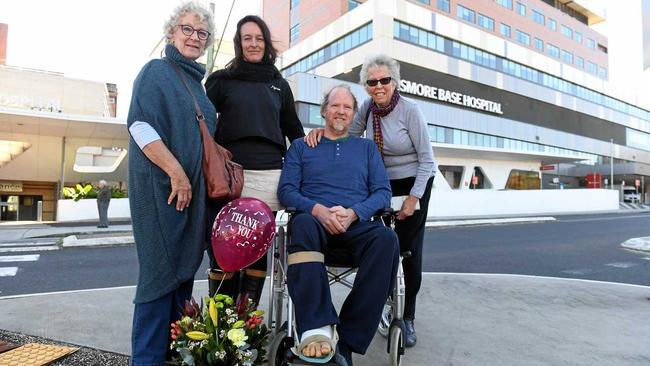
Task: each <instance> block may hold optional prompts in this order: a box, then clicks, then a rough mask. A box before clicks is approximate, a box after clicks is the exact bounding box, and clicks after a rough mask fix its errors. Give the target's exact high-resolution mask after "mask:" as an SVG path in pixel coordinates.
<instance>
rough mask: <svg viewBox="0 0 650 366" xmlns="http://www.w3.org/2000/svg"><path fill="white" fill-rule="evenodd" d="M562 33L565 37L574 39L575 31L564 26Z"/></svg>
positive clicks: (561, 29)
mask: <svg viewBox="0 0 650 366" xmlns="http://www.w3.org/2000/svg"><path fill="white" fill-rule="evenodd" d="M560 32H561V33H562V35H563V36H565V37H567V38H573V30H572V29H571V28H569V27H567V26H566V25H564V24H562V27H561V28H560Z"/></svg>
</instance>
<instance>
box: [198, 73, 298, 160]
mask: <svg viewBox="0 0 650 366" xmlns="http://www.w3.org/2000/svg"><path fill="white" fill-rule="evenodd" d="M268 67H269V65H267V68H268ZM270 67H272V68H273V70H275V72H274V73H273V74H272V77H267V78H264V77H261V78H260V79H259V80H251V79H254V77H251V75H245V77H243V78H242V77H237V76H234V75H233V73H232V72H230V71H229V70H228V69H225V70H219V71H216V72H214V73H212V75H210V77H209V78H208V80H207V81H206V83H205V87H206V92H207V94H208V98H209V99H210V100H211V101H212V103H213V104H214V106H215V108H216V110H217V113H219V118H218V122H217V130H216V132H215V139H216V141H217V142H218V143H219V144H221V145H222V146H224V147H225V148H227V149H229V150H230V151H231V152H232V153H233V160H234V161H236V162H238V163H240V164H242V165H243V166H244V168H246V169H256V170H264V169H280V168H282V158H283V157H284V154H285V153H286V150H287V147H286V140H285V138H286V137H288V138H289V141H292V140H293V139H296V138H299V137H302V136H304V135H305V132H304V130H303V127H302V124H301V123H300V120H299V119H298V116H297V114H296V108H295V104H294V100H293V93H292V92H291V88H290V87H289V83H287V81H286V80H285V79H283V78H282V75H280V73H279V72H277V69H275V67H273V66H270Z"/></svg>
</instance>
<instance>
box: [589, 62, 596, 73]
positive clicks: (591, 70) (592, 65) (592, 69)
mask: <svg viewBox="0 0 650 366" xmlns="http://www.w3.org/2000/svg"><path fill="white" fill-rule="evenodd" d="M587 72H589V73H590V74H594V75H597V74H598V66H596V64H595V63H593V62H591V61H589V62H587Z"/></svg>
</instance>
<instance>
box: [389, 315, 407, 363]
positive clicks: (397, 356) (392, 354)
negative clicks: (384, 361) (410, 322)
mask: <svg viewBox="0 0 650 366" xmlns="http://www.w3.org/2000/svg"><path fill="white" fill-rule="evenodd" d="M388 342H389V344H388V363H389V365H390V366H400V364H401V362H402V355H403V354H404V334H403V333H402V328H400V326H399V325H398V324H393V325H391V327H390V338H389V340H388Z"/></svg>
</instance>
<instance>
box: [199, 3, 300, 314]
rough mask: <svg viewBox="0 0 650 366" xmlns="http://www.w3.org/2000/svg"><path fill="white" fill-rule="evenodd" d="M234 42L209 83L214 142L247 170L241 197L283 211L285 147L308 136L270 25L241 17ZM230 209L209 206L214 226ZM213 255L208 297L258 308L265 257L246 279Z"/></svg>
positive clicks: (219, 204)
mask: <svg viewBox="0 0 650 366" xmlns="http://www.w3.org/2000/svg"><path fill="white" fill-rule="evenodd" d="M233 42H234V46H235V58H234V59H233V60H232V61H230V63H229V64H228V65H226V67H225V68H224V69H223V70H218V71H215V72H214V73H212V74H211V75H210V77H209V78H208V80H207V81H206V82H205V88H206V92H207V94H208V98H210V101H212V103H213V104H214V106H215V108H216V109H217V112H218V113H219V119H218V121H217V131H216V133H215V138H216V141H217V142H218V143H219V144H220V145H222V146H223V147H225V148H226V149H228V150H230V152H231V153H232V155H233V160H234V161H235V162H237V163H239V164H241V165H242V166H243V167H244V190H243V191H242V197H254V198H258V199H260V200H262V201H264V202H266V204H268V205H269V207H270V208H271V209H272V210H273V211H278V210H280V209H282V207H281V205H280V202H279V201H278V198H277V192H276V191H277V187H278V182H279V181H280V172H281V170H282V161H283V158H284V155H285V153H286V151H287V146H286V143H285V141H286V139H287V138H288V139H289V141H293V140H294V139H297V138H299V137H303V136H305V132H304V130H303V128H302V123H300V120H299V119H298V115H297V114H296V108H295V104H294V100H293V94H292V93H291V88H290V87H289V83H288V82H287V81H286V80H285V79H284V78H283V77H282V75H281V74H280V72H279V71H278V69H277V68H276V67H275V65H274V64H275V59H276V57H277V50H276V49H275V47H273V43H272V40H271V32H270V31H269V27H268V26H267V25H266V23H265V22H264V21H263V20H262V19H261V18H260V17H258V16H255V15H247V16H245V17H243V18H242V19H240V20H239V22H238V23H237V30H236V32H235V36H234V38H233ZM226 203H227V202H223V201H221V202H210V204H209V206H210V207H209V211H210V217H209V220H210V222H211V223H212V222H213V221H214V219H215V217H216V216H217V214H218V213H219V210H220V209H221V208H222V207H223V206H224V205H225V204H226ZM208 234H209V233H208ZM211 249H212V248H211V246H208V255H209V257H210V268H211V270H210V272H209V278H208V286H209V291H210V295H213V294H214V293H215V292H216V291H217V288H218V289H219V293H223V294H228V295H231V296H233V297H234V298H236V297H237V295H238V294H239V293H246V294H248V295H249V297H250V299H252V300H253V302H254V303H255V304H257V303H258V302H259V299H260V295H261V294H262V288H263V287H264V279H265V278H266V265H267V263H266V256H264V257H262V258H261V259H260V260H259V261H257V262H256V263H254V264H252V265H251V266H250V267H249V268H246V269H245V270H244V271H243V273H242V274H240V273H223V272H222V271H221V270H220V269H219V268H218V263H217V262H216V260H215V259H214V255H213V253H212V250H211Z"/></svg>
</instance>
